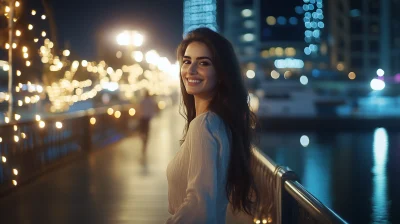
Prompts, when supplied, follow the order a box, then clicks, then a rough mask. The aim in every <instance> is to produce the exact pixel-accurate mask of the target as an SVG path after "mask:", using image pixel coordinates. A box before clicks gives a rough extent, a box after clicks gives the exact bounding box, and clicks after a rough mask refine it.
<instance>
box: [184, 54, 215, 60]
mask: <svg viewBox="0 0 400 224" xmlns="http://www.w3.org/2000/svg"><path fill="white" fill-rule="evenodd" d="M183 58H186V59H192V58H191V57H190V56H186V55H185V56H183ZM201 59H208V60H210V61H211V58H209V57H207V56H201V57H197V58H196V60H201Z"/></svg>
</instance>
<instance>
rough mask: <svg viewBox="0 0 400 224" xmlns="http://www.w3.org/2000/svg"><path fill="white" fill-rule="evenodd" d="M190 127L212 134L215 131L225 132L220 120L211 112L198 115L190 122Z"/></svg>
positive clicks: (222, 122)
mask: <svg viewBox="0 0 400 224" xmlns="http://www.w3.org/2000/svg"><path fill="white" fill-rule="evenodd" d="M190 126H191V127H192V128H193V129H195V130H196V129H197V130H198V129H206V130H208V131H209V132H211V133H213V132H215V131H221V130H224V131H225V125H224V121H223V120H222V118H221V117H220V116H219V115H218V114H216V113H215V112H213V111H207V112H205V113H202V114H200V115H199V116H197V117H196V118H195V119H193V120H192V122H191V123H190Z"/></svg>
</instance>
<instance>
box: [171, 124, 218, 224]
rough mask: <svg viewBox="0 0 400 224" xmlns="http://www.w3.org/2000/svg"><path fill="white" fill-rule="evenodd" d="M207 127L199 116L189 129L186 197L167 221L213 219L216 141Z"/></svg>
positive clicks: (214, 217)
mask: <svg viewBox="0 0 400 224" xmlns="http://www.w3.org/2000/svg"><path fill="white" fill-rule="evenodd" d="M209 126H210V124H209V122H208V121H207V119H202V120H199V121H198V122H196V123H195V124H194V127H193V129H192V130H191V131H190V133H189V132H188V136H187V139H186V140H187V141H188V144H189V152H190V156H189V168H188V174H187V179H188V186H187V189H186V198H185V200H184V203H183V204H182V205H181V206H180V207H179V209H178V210H177V211H176V213H175V214H174V215H173V216H171V217H170V218H169V219H168V220H167V222H166V223H167V224H172V223H215V222H216V211H217V208H216V204H217V202H216V200H217V178H218V177H217V174H218V172H217V160H218V159H217V157H218V142H217V140H216V138H215V137H214V136H213V135H212V133H211V130H210V127H209Z"/></svg>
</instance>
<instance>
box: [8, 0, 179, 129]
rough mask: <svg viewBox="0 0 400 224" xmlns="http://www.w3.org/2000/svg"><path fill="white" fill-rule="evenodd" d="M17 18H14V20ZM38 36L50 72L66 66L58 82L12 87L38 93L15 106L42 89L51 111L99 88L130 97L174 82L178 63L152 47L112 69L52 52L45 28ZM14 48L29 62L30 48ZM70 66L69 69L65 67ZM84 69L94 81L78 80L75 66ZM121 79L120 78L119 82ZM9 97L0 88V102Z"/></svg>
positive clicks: (166, 90)
mask: <svg viewBox="0 0 400 224" xmlns="http://www.w3.org/2000/svg"><path fill="white" fill-rule="evenodd" d="M20 5H21V4H20V2H19V1H16V2H15V7H20ZM9 12H10V7H8V6H6V7H5V13H4V15H5V16H8V13H9ZM31 15H32V16H40V18H41V20H42V21H43V20H46V15H44V14H42V15H39V13H37V11H36V10H32V11H31ZM15 21H16V20H15ZM34 27H35V26H34V25H33V24H28V25H27V26H26V28H27V30H29V31H33V30H34ZM39 32H40V36H41V39H43V45H42V46H40V48H39V55H40V57H41V62H42V63H43V64H47V65H48V67H49V70H50V71H51V72H58V71H61V70H63V69H64V70H66V71H65V72H64V77H63V78H61V79H60V80H59V81H58V82H53V83H51V84H49V85H48V86H45V87H43V86H41V85H39V84H32V83H31V82H27V83H26V84H22V83H19V84H18V86H16V87H15V92H21V91H29V92H30V93H34V92H35V93H37V95H34V96H32V97H25V99H24V100H18V106H23V105H24V104H34V103H37V102H39V101H40V98H41V97H40V96H41V94H42V93H45V94H47V95H48V97H49V101H50V103H51V107H50V111H51V112H60V111H65V110H67V109H68V107H69V106H71V105H72V104H74V103H76V102H79V101H85V100H88V99H92V98H93V97H95V96H96V95H97V94H98V92H100V91H102V90H104V89H108V90H109V89H110V88H111V89H119V91H120V92H123V93H124V94H123V95H124V96H125V97H126V98H128V99H129V98H131V97H133V95H134V94H133V93H134V92H135V91H137V90H140V89H142V88H147V89H148V90H149V91H150V94H157V95H168V94H169V93H170V92H171V86H173V85H175V84H174V83H176V78H174V76H176V75H175V74H177V70H178V65H177V63H175V64H171V63H170V62H169V61H168V59H167V58H166V57H160V56H159V55H158V53H157V52H156V51H155V50H151V51H149V52H147V53H146V54H145V56H144V55H143V53H142V52H141V51H135V52H134V57H133V59H134V61H135V62H136V63H134V64H133V65H124V66H122V68H121V69H114V68H112V67H109V66H107V64H106V62H105V61H101V62H99V63H97V62H94V61H93V62H88V61H87V60H82V61H80V62H79V61H73V62H70V61H69V60H68V56H69V55H70V50H68V49H65V50H64V51H63V52H62V54H63V55H62V57H59V56H57V55H55V53H54V51H53V50H52V49H53V47H54V43H53V42H52V41H51V40H50V39H49V38H46V35H47V33H46V31H45V30H40V31H39ZM15 36H16V37H19V38H21V37H22V36H23V32H22V31H21V30H15ZM33 41H34V42H35V43H38V42H39V41H40V38H34V39H33ZM5 47H6V49H8V48H9V47H10V44H9V43H6V46H5ZM11 47H12V48H13V49H17V48H20V49H21V51H22V53H23V58H24V59H26V61H25V65H26V66H27V67H30V66H32V61H30V60H29V49H28V47H27V46H18V45H17V44H16V43H13V44H12V46H11ZM143 59H145V60H146V62H148V64H149V69H144V68H143V67H142V66H141V65H140V62H142V60H143ZM68 67H69V69H67V68H68ZM80 68H83V69H86V70H87V72H90V73H92V74H97V75H98V82H97V83H95V82H93V81H92V80H90V79H86V80H83V81H78V80H76V79H74V78H75V74H76V72H77V71H78V69H80ZM8 69H9V65H3V70H4V71H8ZM124 73H128V79H127V81H128V82H124V81H122V80H121V77H122V76H123V74H124ZM16 75H17V76H21V75H22V74H21V71H19V70H16ZM141 75H144V77H145V79H141V80H140V81H139V80H138V78H139V76H141ZM121 81H122V82H121ZM9 99H10V96H9V93H7V92H0V103H1V102H3V101H8V100H9ZM9 121H10V118H9V117H6V118H5V122H6V123H8V122H9Z"/></svg>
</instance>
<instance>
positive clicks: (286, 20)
mask: <svg viewBox="0 0 400 224" xmlns="http://www.w3.org/2000/svg"><path fill="white" fill-rule="evenodd" d="M325 4H326V3H325V1H323V0H285V1H276V0H232V1H227V2H225V6H224V9H225V10H224V28H225V29H224V34H225V36H227V38H228V39H229V40H230V41H231V42H232V43H233V45H234V46H235V49H236V51H237V53H238V55H239V59H240V61H241V63H242V65H244V66H243V67H244V68H245V69H256V70H257V72H256V73H257V74H260V73H262V74H264V76H265V77H266V78H274V79H275V77H279V76H277V75H273V74H275V73H276V71H277V72H278V73H280V74H282V76H281V77H284V78H290V77H300V76H301V75H303V74H305V75H311V74H315V73H317V75H318V74H319V73H321V70H329V68H330V66H329V54H328V43H327V39H328V38H327V36H328V35H327V33H328V32H327V31H326V24H325V22H324V21H325V20H326V18H325V16H326V15H325V12H324V9H325V8H324V7H325ZM284 73H285V74H286V75H283V74H284Z"/></svg>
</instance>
